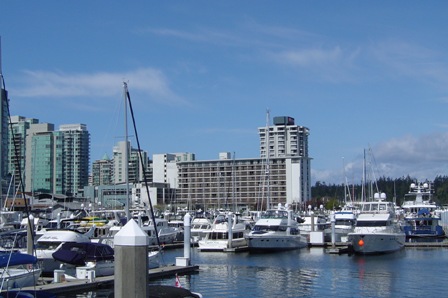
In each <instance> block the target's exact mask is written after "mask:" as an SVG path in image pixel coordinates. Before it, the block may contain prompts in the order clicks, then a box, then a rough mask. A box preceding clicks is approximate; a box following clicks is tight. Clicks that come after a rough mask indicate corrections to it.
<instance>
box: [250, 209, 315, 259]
mask: <svg viewBox="0 0 448 298" xmlns="http://www.w3.org/2000/svg"><path fill="white" fill-rule="evenodd" d="M246 239H247V245H248V247H249V251H250V252H269V251H284V250H294V249H299V248H303V247H306V246H308V241H307V239H306V237H305V236H303V235H300V231H299V227H298V223H297V221H294V220H293V214H292V210H290V209H289V208H288V206H287V205H286V206H282V205H281V204H279V205H278V207H277V209H269V210H266V211H265V212H263V213H262V214H261V218H260V219H258V220H257V221H256V223H255V226H254V227H253V229H252V230H251V231H250V232H249V234H247V236H246Z"/></svg>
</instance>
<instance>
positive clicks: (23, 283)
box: [0, 268, 42, 289]
mask: <svg viewBox="0 0 448 298" xmlns="http://www.w3.org/2000/svg"><path fill="white" fill-rule="evenodd" d="M41 273H42V271H41V269H39V268H34V269H30V270H27V269H16V268H8V269H6V268H5V269H3V270H2V272H1V276H2V278H1V279H0V282H1V283H2V285H3V289H20V288H24V287H31V286H34V285H36V283H37V281H38V279H39V277H40V275H41Z"/></svg>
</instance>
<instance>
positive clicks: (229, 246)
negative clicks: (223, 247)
mask: <svg viewBox="0 0 448 298" xmlns="http://www.w3.org/2000/svg"><path fill="white" fill-rule="evenodd" d="M232 219H233V214H232V213H229V217H228V221H227V223H228V226H229V232H228V234H229V241H228V245H227V247H228V248H232V240H233V231H232V228H233V227H232ZM235 223H236V218H235Z"/></svg>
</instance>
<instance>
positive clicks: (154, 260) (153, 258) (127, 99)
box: [123, 82, 162, 268]
mask: <svg viewBox="0 0 448 298" xmlns="http://www.w3.org/2000/svg"><path fill="white" fill-rule="evenodd" d="M123 96H124V103H125V135H126V146H125V148H126V149H125V150H126V151H125V154H124V155H125V161H124V165H125V173H126V184H127V200H126V205H125V207H126V215H127V220H130V219H131V215H130V212H129V203H130V202H129V181H128V176H129V173H128V171H129V170H128V157H129V153H128V145H127V144H128V124H127V122H128V120H127V107H128V105H129V112H130V114H131V118H132V123H133V128H134V135H135V139H136V142H137V150H138V156H139V162H140V165H141V167H142V168H143V179H144V181H143V182H144V185H145V189H146V193H147V196H148V201H149V202H148V203H149V217H150V219H151V221H152V222H153V223H155V222H156V217H155V215H154V209H153V206H152V203H151V197H150V195H149V193H150V192H149V182H148V179H147V175H146V169H144V165H145V163H144V161H143V156H142V149H141V147H140V140H139V137H138V131H137V126H136V123H135V117H134V110H133V108H132V102H131V96H130V94H129V90H128V84H127V83H126V82H123ZM153 231H154V236H155V240H156V241H155V243H154V244H155V245H156V246H157V248H158V250H156V251H150V252H149V253H148V264H149V266H150V267H151V268H154V267H157V265H160V256H161V253H160V251H161V250H162V246H161V241H160V239H159V233H158V227H157V225H154V229H153Z"/></svg>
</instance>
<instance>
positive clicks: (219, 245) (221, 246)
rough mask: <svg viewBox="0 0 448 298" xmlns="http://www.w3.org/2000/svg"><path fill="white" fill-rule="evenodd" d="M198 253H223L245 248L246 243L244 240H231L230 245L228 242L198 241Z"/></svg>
mask: <svg viewBox="0 0 448 298" xmlns="http://www.w3.org/2000/svg"><path fill="white" fill-rule="evenodd" d="M198 245H199V250H200V251H224V250H226V249H231V248H241V247H245V246H247V241H246V239H244V238H239V239H233V240H232V243H231V245H229V241H228V240H208V239H204V240H199V242H198Z"/></svg>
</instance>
